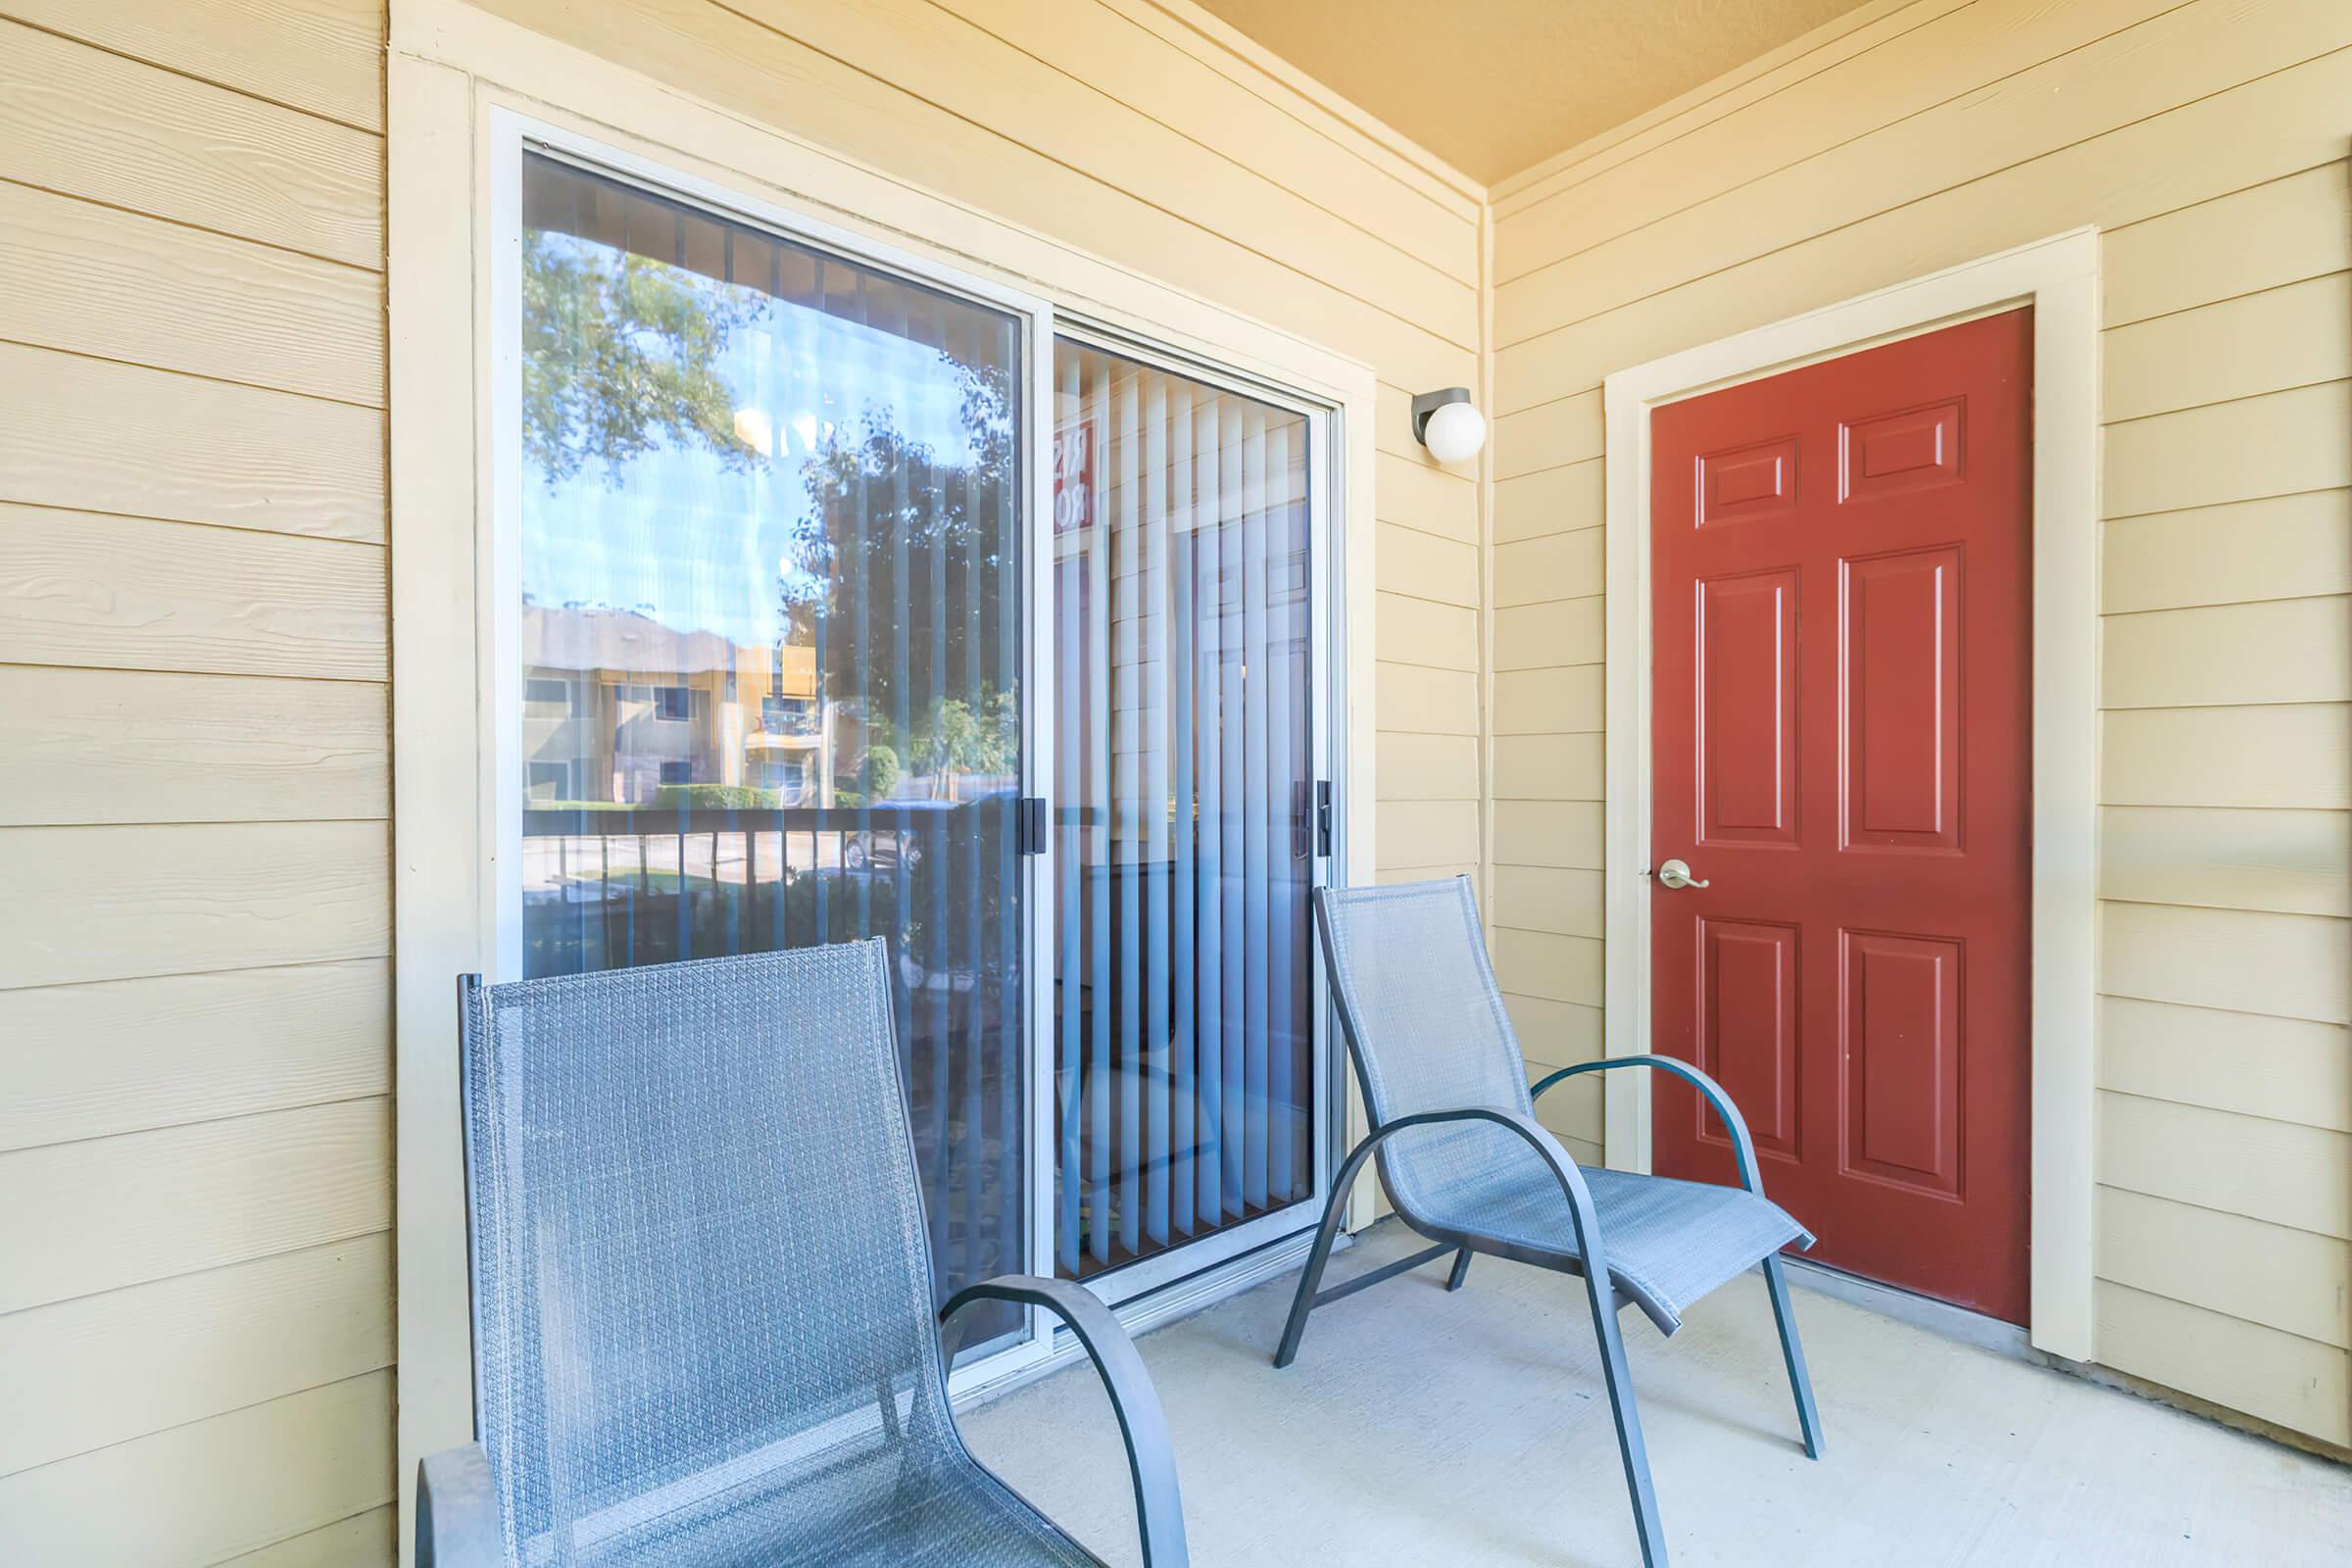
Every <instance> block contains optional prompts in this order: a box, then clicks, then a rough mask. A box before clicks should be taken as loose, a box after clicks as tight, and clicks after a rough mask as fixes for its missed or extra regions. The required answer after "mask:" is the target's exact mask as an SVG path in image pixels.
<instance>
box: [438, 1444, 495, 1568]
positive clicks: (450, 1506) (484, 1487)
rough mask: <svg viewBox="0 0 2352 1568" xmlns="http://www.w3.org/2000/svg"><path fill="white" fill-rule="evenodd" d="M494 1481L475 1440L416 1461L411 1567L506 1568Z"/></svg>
mask: <svg viewBox="0 0 2352 1568" xmlns="http://www.w3.org/2000/svg"><path fill="white" fill-rule="evenodd" d="M506 1564H507V1542H506V1531H505V1530H504V1529H502V1528H501V1527H500V1523H499V1516H498V1484H497V1483H496V1482H495V1481H493V1480H492V1479H491V1476H490V1456H489V1455H488V1454H486V1453H484V1452H483V1451H482V1446H481V1445H480V1444H478V1443H468V1444H466V1445H465V1446H463V1447H457V1448H444V1449H443V1450H441V1451H440V1452H439V1453H435V1454H429V1455H427V1456H426V1457H425V1458H423V1459H421V1460H419V1461H417V1568H506Z"/></svg>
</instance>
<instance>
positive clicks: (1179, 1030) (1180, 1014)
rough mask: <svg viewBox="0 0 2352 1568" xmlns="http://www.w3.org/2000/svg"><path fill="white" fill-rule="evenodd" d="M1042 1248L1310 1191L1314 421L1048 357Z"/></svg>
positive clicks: (1092, 359)
mask: <svg viewBox="0 0 2352 1568" xmlns="http://www.w3.org/2000/svg"><path fill="white" fill-rule="evenodd" d="M1054 381H1055V398H1054V544H1053V548H1054V652H1055V659H1054V668H1055V672H1056V673H1055V680H1056V683H1057V684H1056V690H1055V700H1056V704H1057V707H1056V712H1057V714H1058V719H1057V748H1056V752H1055V766H1056V770H1057V772H1058V774H1059V776H1058V777H1057V778H1056V779H1055V780H1054V799H1055V804H1056V808H1057V810H1056V813H1055V821H1056V832H1057V844H1056V853H1057V866H1058V878H1059V884H1060V885H1059V887H1058V889H1057V890H1056V892H1057V898H1056V901H1055V948H1056V951H1055V953H1054V974H1055V1002H1054V1009H1055V1010H1054V1053H1055V1055H1054V1060H1055V1085H1056V1104H1055V1111H1056V1116H1057V1124H1056V1139H1057V1148H1056V1151H1055V1164H1056V1173H1055V1194H1054V1196H1055V1201H1056V1214H1055V1238H1056V1261H1057V1264H1058V1267H1059V1269H1060V1271H1061V1272H1062V1273H1064V1274H1067V1275H1072V1276H1077V1277H1086V1276H1091V1275H1094V1274H1098V1273H1101V1272H1103V1271H1104V1270H1107V1269H1111V1268H1115V1267H1118V1266H1119V1265H1121V1264H1124V1263H1129V1262H1133V1261H1136V1260H1138V1259H1141V1258H1146V1257H1150V1256H1153V1255H1155V1254H1157V1253H1160V1252H1164V1251H1167V1250H1170V1249H1173V1248H1176V1247H1180V1246H1182V1245H1184V1244H1185V1243H1187V1242H1189V1241H1192V1240H1195V1239H1198V1238H1201V1237H1205V1236H1209V1235H1212V1234H1214V1233H1216V1232H1218V1231H1221V1230H1225V1229H1228V1228H1230V1227H1232V1226H1235V1225H1237V1224H1240V1223H1242V1222H1244V1221H1246V1220H1249V1219H1251V1218H1254V1217H1255V1216H1257V1215H1260V1214H1264V1213H1268V1212H1270V1211H1272V1210H1274V1209H1277V1208H1281V1207H1283V1206H1285V1205H1287V1204H1290V1203H1294V1202H1297V1201H1300V1200H1301V1199H1304V1198H1307V1197H1309V1196H1310V1195H1311V1193H1312V1189H1313V1180H1314V1175H1313V1167H1314V1161H1313V1153H1314V1151H1313V1147H1312V1129H1313V1125H1314V1119H1313V1113H1312V1106H1313V1095H1314V1092H1315V1083H1314V1074H1313V1072H1312V1056H1311V1048H1312V1041H1313V1030H1312V1027H1311V1021H1312V1020H1311V996H1312V991H1311V973H1310V969H1309V953H1308V936H1309V931H1308V913H1307V903H1306V899H1307V890H1308V887H1309V885H1310V878H1311V873H1312V868H1313V857H1314V853H1315V845H1314V842H1313V839H1312V833H1311V826H1312V812H1311V807H1310V801H1311V794H1310V790H1311V779H1310V768H1311V755H1310V747H1309V738H1310V736H1311V733H1312V724H1311V719H1312V711H1311V707H1310V692H1311V687H1310V685H1309V680H1310V676H1311V674H1312V671H1311V669H1310V666H1309V660H1308V635H1309V630H1310V627H1309V619H1308V616H1309V609H1310V603H1309V600H1310V596H1309V591H1308V589H1309V582H1310V577H1309V571H1308V567H1309V563H1308V559H1307V552H1308V537H1309V535H1308V509H1307V463H1308V458H1309V455H1308V451H1307V444H1308V443H1307V436H1308V430H1309V425H1308V421H1307V420H1306V418H1305V417H1303V416H1301V415H1299V414H1297V413H1295V412H1293V411H1290V410H1286V409H1281V408H1277V407H1275V406H1272V405H1270V404H1266V403H1263V402H1259V401H1257V400H1254V399H1251V398H1249V397H1245V396H1241V395H1238V394H1236V393H1233V392H1229V391H1224V390H1222V389H1219V388H1216V387H1213V386H1209V385H1206V384H1203V383H1201V382H1198V381H1194V380H1191V379H1188V378H1186V377H1184V376H1181V375H1177V374H1172V373H1170V372H1168V371H1165V370H1161V369H1158V368H1152V367H1151V366H1147V365H1143V364H1140V363H1138V362H1135V361H1132V360H1129V359H1125V358H1122V357H1120V356H1118V355H1114V354H1110V353H1106V352H1103V351H1101V350H1098V349H1095V348H1091V347H1088V346H1085V345H1081V344H1077V343H1073V342H1068V341H1064V342H1061V343H1058V344H1057V345H1056V346H1055V350H1054Z"/></svg>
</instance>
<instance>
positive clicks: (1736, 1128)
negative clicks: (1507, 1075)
mask: <svg viewBox="0 0 2352 1568" xmlns="http://www.w3.org/2000/svg"><path fill="white" fill-rule="evenodd" d="M1617 1067H1650V1068H1654V1069H1656V1070H1657V1071H1659V1072H1670V1073H1672V1074H1674V1075H1675V1076H1676V1077H1677V1078H1680V1079H1682V1080H1683V1081H1684V1082H1686V1083H1688V1084H1690V1085H1691V1087H1692V1088H1694V1089H1696V1090H1697V1091H1698V1092H1699V1093H1700V1094H1702V1095H1704V1096H1706V1097H1707V1101H1708V1103H1711V1104H1712V1105H1714V1107H1715V1114H1716V1115H1718V1116H1721V1117H1722V1118H1723V1124H1724V1126H1726V1127H1728V1128H1730V1129H1731V1133H1732V1155H1733V1158H1734V1160H1735V1161H1736V1162H1737V1164H1738V1165H1739V1169H1740V1186H1742V1187H1744V1188H1746V1189H1747V1190H1748V1191H1749V1192H1751V1193H1753V1194H1755V1195H1756V1196H1757V1197H1758V1198H1761V1197H1763V1196H1764V1179H1763V1177H1762V1176H1761V1175H1759V1174H1758V1172H1757V1170H1756V1141H1755V1139H1754V1138H1752V1137H1750V1136H1749V1135H1748V1131H1747V1118H1746V1117H1744V1116H1742V1115H1740V1107H1739V1106H1738V1105H1735V1104H1733V1103H1732V1097H1731V1096H1730V1095H1728V1094H1726V1093H1725V1092H1724V1088H1723V1085H1721V1084H1719V1083H1717V1082H1716V1081H1715V1080H1714V1079H1712V1078H1710V1077H1708V1076H1707V1075H1706V1074H1705V1073H1703V1072H1700V1071H1699V1070H1698V1069H1697V1068H1696V1067H1693V1066H1691V1064H1690V1063H1689V1062H1687V1061H1678V1060H1676V1059H1675V1058H1674V1057H1672V1056H1603V1057H1601V1058H1600V1059H1599V1060H1598V1061H1580V1062H1578V1063H1577V1064H1576V1065H1575V1066H1573V1067H1562V1068H1561V1069H1560V1070H1559V1071H1558V1072H1555V1073H1552V1074H1550V1075H1549V1076H1548V1077H1545V1078H1544V1079H1541V1080H1540V1081H1538V1083H1537V1084H1536V1086H1535V1087H1534V1088H1533V1089H1531V1090H1529V1091H1528V1098H1529V1099H1530V1100H1531V1101H1532V1100H1533V1099H1535V1098H1536V1097H1537V1096H1538V1095H1541V1094H1543V1093H1544V1090H1546V1089H1549V1088H1550V1087H1551V1086H1552V1085H1553V1084H1556V1083H1558V1082H1560V1081H1561V1080H1562V1079H1564V1078H1574V1077H1575V1076H1576V1075H1577V1074H1579V1073H1586V1072H1608V1071H1610V1070H1611V1069H1612V1068H1617Z"/></svg>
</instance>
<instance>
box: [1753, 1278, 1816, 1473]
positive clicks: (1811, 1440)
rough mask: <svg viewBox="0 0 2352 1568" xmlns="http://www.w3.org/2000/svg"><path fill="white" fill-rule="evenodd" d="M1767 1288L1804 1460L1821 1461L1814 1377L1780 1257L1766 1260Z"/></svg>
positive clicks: (1765, 1283)
mask: <svg viewBox="0 0 2352 1568" xmlns="http://www.w3.org/2000/svg"><path fill="white" fill-rule="evenodd" d="M1764 1288H1765V1289H1766V1290H1768V1291H1770V1292H1771V1293H1772V1315H1773V1318H1774V1320H1775V1321H1777V1322H1778V1323H1779V1324H1780V1328H1781V1358H1782V1359H1783V1360H1784V1361H1786V1362H1788V1364H1789V1388H1790V1389H1791V1390H1792V1391H1794V1393H1795V1395H1796V1424H1797V1427H1798V1428H1799V1430H1801V1431H1802V1432H1803V1433H1804V1436H1805V1457H1806V1458H1808V1459H1818V1458H1820V1457H1821V1412H1820V1411H1818V1410H1816V1409H1815V1408H1814V1407H1813V1375H1812V1374H1811V1373H1809V1372H1807V1371H1806V1370H1805V1348H1804V1347H1803V1346H1802V1345H1799V1344H1798V1343H1797V1339H1796V1313H1795V1312H1794V1311H1793V1310H1792V1309H1791V1308H1790V1307H1789V1281H1788V1279H1787V1277H1786V1276H1785V1275H1784V1274H1783V1273H1782V1270H1781V1254H1780V1253H1778V1252H1775V1253H1773V1254H1772V1255H1771V1256H1770V1257H1767V1258H1766V1259H1764Z"/></svg>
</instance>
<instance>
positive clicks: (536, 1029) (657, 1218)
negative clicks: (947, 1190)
mask: <svg viewBox="0 0 2352 1568" xmlns="http://www.w3.org/2000/svg"><path fill="white" fill-rule="evenodd" d="M460 1000H461V1004H462V1012H463V1015H464V1041H465V1101H466V1104H465V1111H466V1187H467V1198H468V1206H469V1209H470V1212H471V1219H472V1233H471V1246H472V1264H473V1315H474V1362H475V1398H476V1424H477V1431H478V1434H479V1436H480V1438H481V1439H482V1442H483V1446H484V1447H485V1448H486V1450H487V1452H488V1455H489V1459H490V1465H491V1470H492V1473H493V1475H494V1476H495V1477H496V1480H497V1483H498V1489H499V1494H500V1500H501V1502H502V1504H503V1508H504V1513H505V1522H506V1529H507V1532H508V1550H509V1553H510V1556H511V1559H512V1560H513V1561H515V1562H517V1563H521V1562H553V1563H559V1564H562V1563H569V1562H575V1561H590V1560H594V1561H606V1560H618V1561H625V1560H630V1555H631V1554H630V1549H629V1548H630V1546H631V1545H632V1544H645V1543H651V1542H654V1541H657V1540H670V1539H674V1538H675V1534H676V1532H677V1531H678V1530H680V1529H682V1528H683V1529H689V1530H691V1531H692V1532H694V1533H697V1534H700V1535H701V1536H703V1537H704V1538H705V1543H704V1544H706V1545H708V1544H710V1541H709V1538H710V1536H711V1533H712V1532H716V1533H717V1534H718V1535H719V1536H726V1535H729V1534H730V1533H731V1532H733V1531H736V1530H738V1529H748V1528H749V1524H748V1522H747V1521H748V1519H749V1517H750V1515H751V1514H753V1513H757V1514H759V1515H760V1516H761V1517H760V1530H761V1531H763V1532H764V1535H763V1536H762V1538H761V1539H762V1540H763V1541H764V1542H765V1543H766V1544H768V1546H769V1547H770V1549H774V1548H775V1547H777V1546H779V1545H781V1544H784V1543H783V1542H782V1541H780V1540H779V1538H778V1535H777V1527H778V1520H779V1518H782V1519H783V1520H784V1522H785V1524H786V1525H788V1526H789V1524H790V1523H791V1521H792V1516H793V1515H794V1511H795V1510H796V1509H799V1510H801V1511H802V1512H804V1513H807V1514H809V1518H807V1519H804V1520H803V1521H802V1523H803V1524H804V1525H805V1526H807V1527H808V1528H811V1529H814V1528H819V1527H821V1524H822V1521H821V1520H820V1519H818V1518H816V1517H815V1515H816V1514H818V1513H823V1514H826V1515H830V1516H832V1517H835V1518H838V1517H839V1516H840V1514H841V1513H842V1512H844V1511H846V1510H855V1509H858V1508H859V1507H860V1506H861V1505H872V1504H876V1503H883V1502H886V1497H887V1494H888V1492H889V1490H890V1489H891V1488H893V1487H894V1486H896V1485H897V1484H898V1483H899V1481H900V1479H901V1478H902V1476H903V1473H904V1469H905V1466H906V1465H907V1464H908V1463H916V1464H919V1463H921V1460H922V1456H921V1454H920V1453H913V1452H910V1450H912V1449H917V1448H921V1447H923V1446H929V1445H940V1444H948V1445H952V1444H955V1443H956V1441H957V1440H956V1437H955V1435H954V1429H953V1425H952V1423H950V1422H949V1421H948V1420H947V1419H946V1398H947V1386H946V1381H945V1376H944V1372H943V1369H942V1359H941V1351H940V1347H939V1340H938V1337H937V1332H936V1329H935V1327H934V1322H933V1317H932V1313H933V1309H934V1303H933V1290H932V1279H931V1265H930V1251H929V1245H928V1241H927V1238H926V1233H925V1227H924V1223H923V1210H922V1203H921V1199H920V1196H919V1193H920V1189H919V1188H918V1186H917V1181H916V1169H915V1161H914V1147H913V1140H912V1137H911V1135H910V1134H909V1132H908V1130H907V1112H906V1108H905V1102H904V1099H903V1097H902V1092H901V1089H900V1077H899V1068H898V1059H897V1049H896V1045H895V1043H894V1039H893V1034H892V1027H891V1012H890V980H889V974H888V969H887V962H886V959H885V956H884V951H883V944H882V943H881V942H880V941H873V942H861V943H855V944H843V945H836V946H831V947H817V948H807V949H802V950H799V951H795V952H788V953H766V954H756V955H751V956H743V957H729V958H714V959H708V960H703V961H698V962H690V963H671V964H661V965H654V966H649V967H644V968H635V969H618V970H613V971H609V972H605V973H598V974H581V975H566V976H562V977H558V978H553V979H545V980H526V981H518V982H515V983H512V984H507V985H498V986H481V985H479V984H475V983H462V984H461V999H460ZM795 1477H799V1478H813V1480H812V1483H811V1485H809V1486H808V1487H800V1488H788V1487H784V1486H782V1485H781V1481H780V1478H781V1479H782V1480H790V1479H791V1478H795ZM803 1493H805V1494H806V1500H805V1505H804V1503H803V1502H802V1501H797V1500H793V1499H794V1498H795V1497H797V1496H799V1495H801V1494H803ZM787 1494H791V1496H787ZM752 1495H759V1496H761V1497H762V1498H763V1501H762V1503H761V1505H760V1508H758V1509H756V1510H748V1509H747V1507H746V1499H747V1497H749V1496H752ZM780 1499H781V1500H780ZM698 1516H699V1517H700V1518H701V1520H702V1522H701V1524H699V1525H698V1524H696V1523H695V1522H694V1521H695V1520H696V1519H697V1518H698ZM695 1560H700V1558H699V1557H698V1558H696V1559H695Z"/></svg>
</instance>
